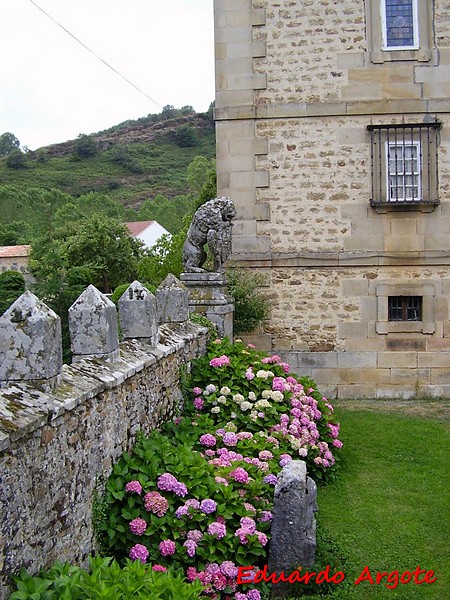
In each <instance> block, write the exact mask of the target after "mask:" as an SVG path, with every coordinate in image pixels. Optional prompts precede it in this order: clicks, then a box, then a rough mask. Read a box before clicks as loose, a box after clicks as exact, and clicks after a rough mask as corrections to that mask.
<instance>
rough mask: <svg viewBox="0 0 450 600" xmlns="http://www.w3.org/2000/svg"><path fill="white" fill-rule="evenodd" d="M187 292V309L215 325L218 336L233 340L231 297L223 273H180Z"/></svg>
mask: <svg viewBox="0 0 450 600" xmlns="http://www.w3.org/2000/svg"><path fill="white" fill-rule="evenodd" d="M180 278H181V281H182V282H183V283H184V285H185V286H186V287H187V289H188V292H189V310H190V312H191V313H192V312H197V313H200V314H202V315H204V316H205V317H207V318H208V319H209V320H210V321H212V322H213V323H214V324H215V325H216V326H217V332H218V334H219V336H220V337H228V338H229V339H230V340H233V311H234V303H233V299H232V298H231V297H230V296H229V295H228V292H227V281H226V278H225V274H224V273H208V272H204V273H181V276H180Z"/></svg>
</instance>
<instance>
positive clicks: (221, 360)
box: [209, 354, 230, 367]
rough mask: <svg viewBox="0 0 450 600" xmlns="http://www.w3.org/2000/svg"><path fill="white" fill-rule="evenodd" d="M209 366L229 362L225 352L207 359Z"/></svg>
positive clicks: (222, 364) (221, 365) (227, 363)
mask: <svg viewBox="0 0 450 600" xmlns="http://www.w3.org/2000/svg"><path fill="white" fill-rule="evenodd" d="M209 364H210V366H211V367H225V366H226V365H229V364H230V359H229V358H228V356H227V355H226V354H222V356H218V357H216V358H213V359H212V360H210V361H209Z"/></svg>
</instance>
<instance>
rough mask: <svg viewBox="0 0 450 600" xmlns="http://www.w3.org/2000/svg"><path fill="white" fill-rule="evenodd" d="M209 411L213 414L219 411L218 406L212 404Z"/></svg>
mask: <svg viewBox="0 0 450 600" xmlns="http://www.w3.org/2000/svg"><path fill="white" fill-rule="evenodd" d="M211 412H212V413H214V414H217V413H220V406H213V407H212V409H211Z"/></svg>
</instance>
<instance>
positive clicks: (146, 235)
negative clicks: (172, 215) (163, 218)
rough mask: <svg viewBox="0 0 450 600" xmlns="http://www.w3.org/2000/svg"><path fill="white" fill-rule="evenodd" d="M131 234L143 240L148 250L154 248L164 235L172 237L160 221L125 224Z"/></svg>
mask: <svg viewBox="0 0 450 600" xmlns="http://www.w3.org/2000/svg"><path fill="white" fill-rule="evenodd" d="M125 225H126V226H127V227H128V231H129V232H130V234H131V235H132V236H133V237H135V238H137V239H139V240H141V241H142V242H143V243H144V245H145V246H146V247H147V248H153V246H154V245H155V244H156V242H157V241H158V240H159V238H160V237H161V236H163V235H168V236H169V237H171V236H170V232H169V231H167V229H164V227H163V226H162V225H160V224H159V223H158V221H131V222H129V223H125Z"/></svg>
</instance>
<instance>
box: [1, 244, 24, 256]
mask: <svg viewBox="0 0 450 600" xmlns="http://www.w3.org/2000/svg"><path fill="white" fill-rule="evenodd" d="M30 249H31V246H28V245H22V246H0V258H19V257H21V256H28V255H29V254H30Z"/></svg>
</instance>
